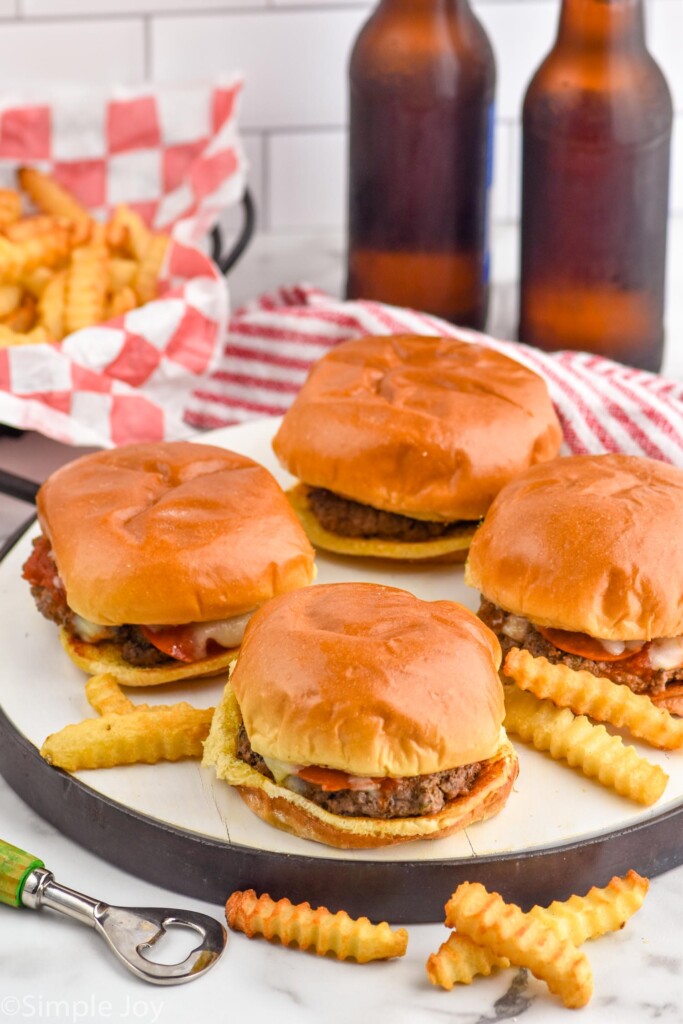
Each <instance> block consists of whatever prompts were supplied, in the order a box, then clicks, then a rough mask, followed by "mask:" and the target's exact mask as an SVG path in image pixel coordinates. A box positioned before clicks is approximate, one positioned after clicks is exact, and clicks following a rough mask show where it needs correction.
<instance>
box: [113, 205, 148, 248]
mask: <svg viewBox="0 0 683 1024" xmlns="http://www.w3.org/2000/svg"><path fill="white" fill-rule="evenodd" d="M107 234H108V237H110V238H112V237H113V238H117V237H119V238H120V237H124V234H125V237H127V246H128V250H127V255H130V256H133V257H134V259H136V260H137V261H138V262H140V261H141V260H142V259H143V257H144V255H145V253H146V252H147V248H148V246H149V243H150V239H151V237H152V236H151V233H150V231H149V228H148V227H147V225H146V224H145V222H144V221H143V219H142V217H141V216H140V215H139V214H138V213H136V212H135V210H131V208H130V207H129V206H117V207H116V209H115V210H114V216H113V217H112V219H111V220H110V221H109V224H108V225H107Z"/></svg>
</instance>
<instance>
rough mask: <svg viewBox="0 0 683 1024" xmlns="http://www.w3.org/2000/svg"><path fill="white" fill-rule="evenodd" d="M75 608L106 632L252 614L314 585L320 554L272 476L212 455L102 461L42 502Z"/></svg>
mask: <svg viewBox="0 0 683 1024" xmlns="http://www.w3.org/2000/svg"><path fill="white" fill-rule="evenodd" d="M38 518H39V521H40V525H41V527H42V530H43V533H44V534H45V535H46V537H47V538H48V539H49V541H50V543H51V544H52V550H53V553H54V557H55V561H56V563H57V569H58V571H59V575H60V577H61V579H62V581H63V583H64V587H65V589H66V595H67V600H68V603H69V606H70V607H71V608H72V609H73V610H74V611H75V612H76V613H77V614H79V615H81V616H83V617H84V618H86V619H89V620H90V621H91V622H96V623H98V624H102V625H121V624H123V623H135V624H141V625H145V624H149V625H154V624H162V625H182V624H184V623H189V622H203V621H208V620H212V619H224V618H229V617H232V616H233V615H239V614H242V613H243V612H246V611H249V610H251V609H252V608H254V607H255V606H257V605H260V604H262V603H263V602H264V601H266V600H267V599H268V598H270V597H272V596H273V595H274V594H278V593H282V592H283V591H286V590H293V589H295V588H296V587H302V586H305V585H306V584H307V583H310V582H311V579H312V578H313V549H312V547H311V546H310V544H309V542H308V540H307V539H306V536H305V534H304V532H303V530H302V529H301V527H300V525H299V522H298V520H297V519H296V516H295V515H294V513H293V512H292V510H291V508H290V506H289V503H288V501H287V499H286V497H285V495H284V493H283V491H282V490H281V489H280V487H279V486H278V484H277V483H276V481H275V479H274V478H273V477H272V476H271V475H270V473H268V471H267V470H265V469H264V468H263V467H262V466H259V465H258V464H257V463H255V462H253V461H252V460H251V459H248V458H245V456H243V455H236V454H235V453H234V452H229V451H225V450H224V449H222V448H216V447H213V446H211V445H205V444H190V443H188V442H167V443H159V444H139V445H130V446H128V447H124V448H119V449H115V450H113V451H106V452H97V453H95V454H94V455H86V456H84V457H83V458H81V459H77V460H76V461H75V462H72V463H69V464H68V465H66V466H64V467H63V468H62V469H60V470H58V471H57V472H56V473H54V474H53V475H52V476H51V477H50V478H49V479H48V480H47V481H46V483H44V484H43V486H42V487H41V488H40V491H39V493H38Z"/></svg>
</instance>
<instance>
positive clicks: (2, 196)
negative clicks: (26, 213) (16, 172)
mask: <svg viewBox="0 0 683 1024" xmlns="http://www.w3.org/2000/svg"><path fill="white" fill-rule="evenodd" d="M20 217H21V196H20V195H19V193H18V192H17V191H16V189H13V188H0V228H6V227H7V226H8V225H9V224H13V223H14V222H15V221H17V220H19V218H20Z"/></svg>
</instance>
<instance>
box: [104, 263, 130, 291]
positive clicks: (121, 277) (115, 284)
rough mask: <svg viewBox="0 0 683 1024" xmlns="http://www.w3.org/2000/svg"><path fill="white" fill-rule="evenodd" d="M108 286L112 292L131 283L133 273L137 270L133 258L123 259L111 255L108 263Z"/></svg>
mask: <svg viewBox="0 0 683 1024" xmlns="http://www.w3.org/2000/svg"><path fill="white" fill-rule="evenodd" d="M107 266H108V267H109V288H110V290H111V291H112V292H118V291H121V289H122V288H126V287H127V286H128V285H132V283H133V280H134V279H135V275H136V274H137V272H138V265H137V263H136V262H135V260H125V259H121V258H120V257H116V256H113V257H112V258H111V259H110V260H109V263H108V264H107Z"/></svg>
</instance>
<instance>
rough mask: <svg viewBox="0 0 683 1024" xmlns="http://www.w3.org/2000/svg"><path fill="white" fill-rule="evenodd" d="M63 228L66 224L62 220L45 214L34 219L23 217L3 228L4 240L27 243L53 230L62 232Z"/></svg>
mask: <svg viewBox="0 0 683 1024" xmlns="http://www.w3.org/2000/svg"><path fill="white" fill-rule="evenodd" d="M65 227H66V224H65V222H64V221H63V220H61V219H59V218H57V217H52V216H50V214H47V213H41V214H38V215H37V216H35V217H24V218H23V219H22V220H18V221H16V222H15V223H14V224H8V225H7V227H6V228H4V234H5V238H9V240H10V242H17V243H19V242H28V241H29V239H31V238H39V237H40V235H49V234H50V233H51V232H53V231H54V230H55V229H57V230H58V231H63V230H64V228H65ZM67 230H68V229H67Z"/></svg>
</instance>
